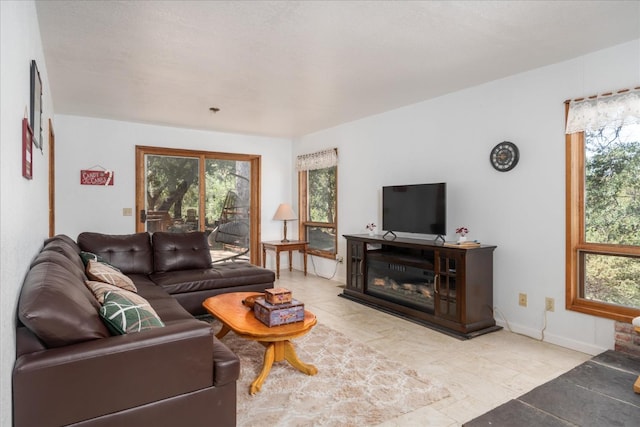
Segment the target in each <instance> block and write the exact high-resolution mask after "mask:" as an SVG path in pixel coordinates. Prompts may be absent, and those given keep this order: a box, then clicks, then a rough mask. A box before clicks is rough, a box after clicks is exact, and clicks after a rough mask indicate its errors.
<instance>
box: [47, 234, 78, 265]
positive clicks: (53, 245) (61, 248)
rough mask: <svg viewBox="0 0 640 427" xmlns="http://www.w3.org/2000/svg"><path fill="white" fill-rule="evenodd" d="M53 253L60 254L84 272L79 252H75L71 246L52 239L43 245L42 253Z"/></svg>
mask: <svg viewBox="0 0 640 427" xmlns="http://www.w3.org/2000/svg"><path fill="white" fill-rule="evenodd" d="M47 251H53V252H58V253H61V254H62V255H64V256H66V257H67V258H68V259H69V261H71V262H73V263H74V264H75V265H77V266H78V267H80V268H81V269H83V270H84V264H83V263H82V259H81V258H80V257H79V256H78V253H79V252H76V249H75V247H74V246H73V245H71V244H69V243H67V242H66V241H65V240H61V239H54V240H52V241H50V242H49V243H47V244H46V245H44V247H43V248H42V252H47Z"/></svg>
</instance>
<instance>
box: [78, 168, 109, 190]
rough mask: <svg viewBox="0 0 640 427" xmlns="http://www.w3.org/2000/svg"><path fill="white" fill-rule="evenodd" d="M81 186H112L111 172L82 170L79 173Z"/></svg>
mask: <svg viewBox="0 0 640 427" xmlns="http://www.w3.org/2000/svg"><path fill="white" fill-rule="evenodd" d="M80 184H81V185H104V186H107V185H113V171H111V170H92V169H84V170H81V171H80Z"/></svg>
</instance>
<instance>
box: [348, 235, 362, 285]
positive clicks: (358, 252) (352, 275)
mask: <svg viewBox="0 0 640 427" xmlns="http://www.w3.org/2000/svg"><path fill="white" fill-rule="evenodd" d="M347 242H348V243H347V262H348V264H347V287H348V288H349V289H354V290H357V291H360V292H363V291H364V243H362V242H353V241H347Z"/></svg>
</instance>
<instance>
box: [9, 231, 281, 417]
mask: <svg viewBox="0 0 640 427" xmlns="http://www.w3.org/2000/svg"><path fill="white" fill-rule="evenodd" d="M81 251H87V252H91V253H93V254H96V255H99V256H100V257H102V258H103V259H104V260H105V261H106V262H108V263H110V264H112V265H114V266H115V267H117V268H118V269H120V270H121V271H122V273H124V274H126V275H127V276H128V277H129V278H130V279H132V281H133V283H134V284H135V286H136V288H137V293H138V295H139V296H142V297H143V298H145V299H146V300H147V301H148V302H149V305H150V306H151V307H152V308H153V310H155V312H156V313H157V314H158V316H159V317H160V319H161V320H162V322H163V323H164V327H156V328H153V329H148V330H144V331H141V332H137V333H129V334H125V335H117V336H114V335H112V334H111V333H110V331H109V329H107V327H106V326H105V324H104V323H103V322H102V320H101V318H100V315H99V310H100V303H99V302H98V301H97V299H96V298H95V296H94V295H93V294H92V292H91V291H90V290H89V289H88V288H87V287H86V286H85V281H86V280H87V276H86V273H85V266H84V263H83V261H82V259H81V257H80V252H81ZM274 279H275V277H274V273H273V272H272V271H270V270H266V269H263V268H260V267H256V266H254V265H251V264H248V263H244V262H226V263H222V264H214V265H211V258H210V255H209V251H208V245H207V240H206V236H205V235H204V233H199V232H195V233H161V232H158V233H154V234H153V235H150V234H148V233H138V234H131V235H105V234H98V233H82V234H80V235H79V236H78V242H77V243H76V242H74V241H73V239H71V238H69V237H67V236H64V235H59V236H56V237H54V238H52V239H49V240H48V241H46V242H45V245H44V247H43V249H42V251H41V252H40V253H39V254H38V255H37V256H36V258H35V259H34V261H33V263H32V265H31V269H30V270H29V272H28V273H27V276H26V278H25V281H24V284H23V287H22V290H21V295H20V299H19V303H18V320H17V327H16V362H15V366H14V370H13V411H14V413H13V420H14V426H16V427H23V426H30V427H31V426H38V427H43V426H60V425H77V426H119V427H125V426H141V425H149V426H151V425H152V426H154V427H159V426H172V427H173V426H190V427H196V426H234V425H235V422H236V380H237V378H238V375H239V370H240V365H239V360H238V358H237V356H236V355H235V354H234V353H233V352H231V351H230V350H229V349H228V348H227V347H226V346H225V345H224V344H223V343H221V342H220V341H218V340H217V339H216V338H215V337H214V336H213V332H212V330H211V328H210V327H209V324H207V323H205V322H203V321H200V320H197V319H196V318H194V317H193V316H194V315H198V314H202V313H203V308H202V301H204V299H206V298H207V297H209V296H213V295H217V294H219V293H223V292H232V291H264V290H265V289H267V288H270V287H273V281H274Z"/></svg>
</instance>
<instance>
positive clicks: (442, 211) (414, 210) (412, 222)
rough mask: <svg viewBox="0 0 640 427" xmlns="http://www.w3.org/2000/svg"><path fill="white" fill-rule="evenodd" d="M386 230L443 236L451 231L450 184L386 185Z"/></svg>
mask: <svg viewBox="0 0 640 427" xmlns="http://www.w3.org/2000/svg"><path fill="white" fill-rule="evenodd" d="M382 229H383V230H385V231H387V232H392V233H393V232H396V231H400V232H407V233H419V234H435V235H438V236H439V237H442V236H443V235H445V234H447V184H446V183H445V182H440V183H434V184H414V185H393V186H387V187H382Z"/></svg>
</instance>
